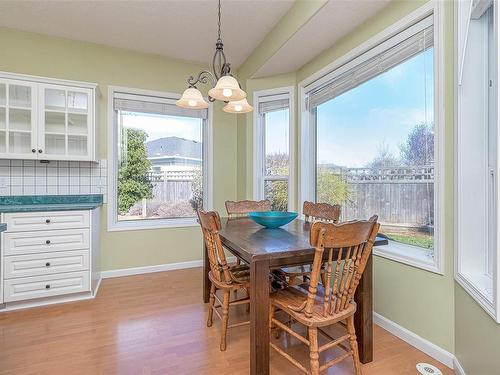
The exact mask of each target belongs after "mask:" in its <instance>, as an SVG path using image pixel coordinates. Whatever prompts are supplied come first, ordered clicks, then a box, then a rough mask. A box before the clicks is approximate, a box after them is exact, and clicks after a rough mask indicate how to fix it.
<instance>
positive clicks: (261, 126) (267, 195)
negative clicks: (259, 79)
mask: <svg viewBox="0 0 500 375" xmlns="http://www.w3.org/2000/svg"><path fill="white" fill-rule="evenodd" d="M291 92H292V88H283V89H275V90H265V91H258V92H256V93H255V96H254V104H255V107H256V108H257V110H256V111H255V118H254V120H255V121H254V124H255V127H254V129H255V133H254V162H255V163H254V168H255V170H254V198H255V199H269V200H270V201H271V204H272V209H273V210H276V211H287V210H289V207H290V206H291V199H292V198H291V197H292V195H291V188H292V187H291V181H292V180H291V178H290V175H291V160H292V159H291V154H290V149H291V132H292V120H291V111H290V108H291Z"/></svg>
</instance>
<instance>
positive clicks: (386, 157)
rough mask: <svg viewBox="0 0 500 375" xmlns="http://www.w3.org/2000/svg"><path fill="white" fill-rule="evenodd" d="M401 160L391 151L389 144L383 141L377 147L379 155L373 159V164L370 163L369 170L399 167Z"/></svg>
mask: <svg viewBox="0 0 500 375" xmlns="http://www.w3.org/2000/svg"><path fill="white" fill-rule="evenodd" d="M399 163H400V162H399V160H398V159H397V158H396V157H395V156H394V155H393V154H392V153H391V152H390V151H389V146H388V145H387V143H385V142H384V141H382V142H381V143H380V144H379V145H378V146H377V154H376V155H375V157H374V158H373V160H372V161H371V162H369V163H368V165H367V167H368V168H373V169H377V168H384V167H393V166H395V165H398V164H399Z"/></svg>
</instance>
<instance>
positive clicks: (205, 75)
mask: <svg viewBox="0 0 500 375" xmlns="http://www.w3.org/2000/svg"><path fill="white" fill-rule="evenodd" d="M209 81H210V83H211V85H212V87H214V86H215V84H216V83H217V79H216V78H215V76H214V75H213V74H212V73H211V72H209V71H208V70H202V71H201V72H199V73H198V76H197V77H196V79H195V78H194V77H193V76H189V78H188V79H187V82H188V84H189V87H196V84H197V83H203V84H207V83H209Z"/></svg>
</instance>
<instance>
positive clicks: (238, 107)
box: [234, 104, 243, 112]
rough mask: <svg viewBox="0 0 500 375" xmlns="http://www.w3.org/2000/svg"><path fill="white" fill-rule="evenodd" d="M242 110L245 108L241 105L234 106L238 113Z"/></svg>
mask: <svg viewBox="0 0 500 375" xmlns="http://www.w3.org/2000/svg"><path fill="white" fill-rule="evenodd" d="M242 109H243V106H242V105H240V104H236V105H235V106H234V110H235V111H236V112H240V111H241V110H242Z"/></svg>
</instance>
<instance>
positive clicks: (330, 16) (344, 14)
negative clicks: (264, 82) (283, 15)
mask: <svg viewBox="0 0 500 375" xmlns="http://www.w3.org/2000/svg"><path fill="white" fill-rule="evenodd" d="M390 1H391V0H355V1H353V0H330V1H329V2H328V3H326V5H325V6H323V7H322V8H321V9H320V10H319V11H318V12H317V13H316V14H315V15H314V16H313V17H312V18H311V19H309V21H308V22H307V23H306V24H305V25H303V26H302V27H301V28H300V29H299V30H298V31H297V32H296V33H295V34H294V35H293V36H292V37H291V38H290V39H288V41H287V42H286V43H285V44H284V45H283V46H282V47H281V48H280V49H279V50H278V51H277V52H276V53H275V54H274V55H273V56H272V57H271V58H270V59H268V60H267V61H266V63H265V64H264V65H263V66H261V67H260V69H259V70H258V71H257V72H256V73H255V75H254V77H266V76H271V75H275V74H280V73H288V72H293V71H296V70H298V69H300V68H301V67H302V66H303V65H305V64H306V63H308V62H309V61H310V60H311V58H312V57H315V56H317V55H319V54H320V53H321V52H323V51H324V50H325V49H327V48H328V47H331V46H332V45H333V44H334V43H335V42H336V41H338V40H339V39H340V38H342V37H343V36H345V35H347V34H349V33H350V32H351V31H353V30H354V29H355V28H356V27H358V26H360V25H361V24H362V23H364V22H365V21H366V20H367V19H369V18H370V17H372V16H373V15H375V14H376V13H377V12H379V11H380V10H381V9H382V8H384V7H385V6H386V5H388V4H389V3H390Z"/></svg>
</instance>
